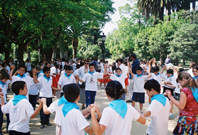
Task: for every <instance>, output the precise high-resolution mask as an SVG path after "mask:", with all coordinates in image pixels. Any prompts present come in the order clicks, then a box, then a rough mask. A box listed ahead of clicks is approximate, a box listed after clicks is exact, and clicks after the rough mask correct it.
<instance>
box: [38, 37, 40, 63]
mask: <svg viewBox="0 0 198 135" xmlns="http://www.w3.org/2000/svg"><path fill="white" fill-rule="evenodd" d="M38 44H39V50H38V51H39V62H40V61H41V49H40V43H39V39H38Z"/></svg>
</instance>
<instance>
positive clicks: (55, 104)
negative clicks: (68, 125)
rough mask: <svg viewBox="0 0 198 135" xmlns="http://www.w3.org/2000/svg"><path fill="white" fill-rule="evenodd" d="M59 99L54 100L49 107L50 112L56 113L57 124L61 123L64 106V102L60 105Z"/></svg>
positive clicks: (55, 121)
mask: <svg viewBox="0 0 198 135" xmlns="http://www.w3.org/2000/svg"><path fill="white" fill-rule="evenodd" d="M58 101H59V100H56V101H54V102H52V103H51V104H50V106H49V107H48V108H47V109H48V110H49V112H50V113H53V112H55V113H56V114H55V118H54V123H55V124H57V125H61V116H63V113H62V108H63V105H64V104H62V105H60V106H58Z"/></svg>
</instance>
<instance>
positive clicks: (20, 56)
mask: <svg viewBox="0 0 198 135" xmlns="http://www.w3.org/2000/svg"><path fill="white" fill-rule="evenodd" d="M18 46H19V47H18V49H17V59H18V61H19V64H24V61H23V53H24V48H25V47H24V45H23V44H19V45H18Z"/></svg>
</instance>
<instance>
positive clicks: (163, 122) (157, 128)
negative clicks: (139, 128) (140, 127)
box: [146, 98, 171, 135]
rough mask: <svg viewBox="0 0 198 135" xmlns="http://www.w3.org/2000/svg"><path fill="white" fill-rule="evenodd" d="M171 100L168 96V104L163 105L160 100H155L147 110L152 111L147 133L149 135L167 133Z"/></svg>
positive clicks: (163, 134)
mask: <svg viewBox="0 0 198 135" xmlns="http://www.w3.org/2000/svg"><path fill="white" fill-rule="evenodd" d="M170 107H171V105H170V102H169V100H168V98H166V104H165V106H163V105H162V104H161V103H160V102H159V101H157V100H153V101H152V102H151V104H150V105H149V107H148V109H147V111H150V112H151V115H150V116H151V122H150V125H149V126H148V128H147V130H146V133H147V134H149V135H167V134H168V119H169V110H170Z"/></svg>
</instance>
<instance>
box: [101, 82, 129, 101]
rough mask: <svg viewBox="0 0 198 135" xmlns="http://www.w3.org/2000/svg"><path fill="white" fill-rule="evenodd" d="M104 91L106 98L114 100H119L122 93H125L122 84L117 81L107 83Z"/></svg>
mask: <svg viewBox="0 0 198 135" xmlns="http://www.w3.org/2000/svg"><path fill="white" fill-rule="evenodd" d="M105 91H106V93H107V95H108V96H110V97H111V98H114V99H119V98H121V96H122V95H123V94H124V93H126V91H125V90H124V88H123V87H122V84H121V83H120V82H118V81H110V82H108V84H107V86H106V88H105Z"/></svg>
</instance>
